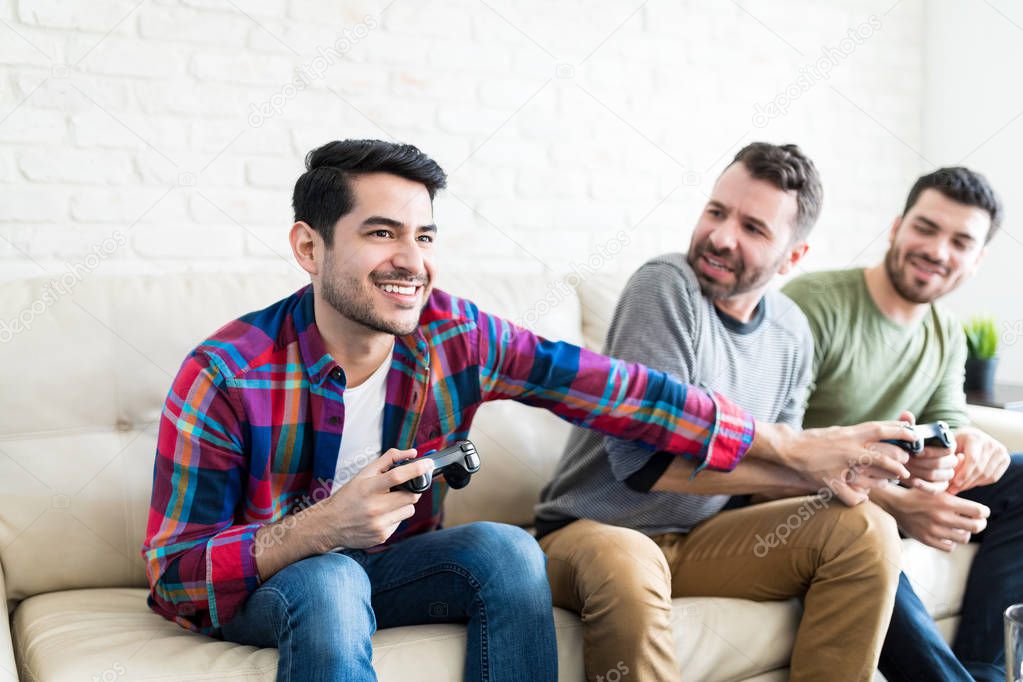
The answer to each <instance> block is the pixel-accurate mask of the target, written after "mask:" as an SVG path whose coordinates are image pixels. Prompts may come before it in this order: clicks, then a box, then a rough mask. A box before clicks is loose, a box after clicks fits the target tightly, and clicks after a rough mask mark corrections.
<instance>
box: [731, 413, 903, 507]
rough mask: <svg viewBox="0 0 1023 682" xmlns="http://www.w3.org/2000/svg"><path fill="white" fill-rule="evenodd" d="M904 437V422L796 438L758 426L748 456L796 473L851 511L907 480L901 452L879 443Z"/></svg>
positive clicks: (834, 428)
mask: <svg viewBox="0 0 1023 682" xmlns="http://www.w3.org/2000/svg"><path fill="white" fill-rule="evenodd" d="M905 437H906V425H905V424H904V423H902V422H894V421H892V422H866V423H864V424H856V425H855V426H830V427H827V428H822V429H807V430H805V431H802V432H796V431H794V430H792V429H790V428H788V427H786V426H783V425H779V424H761V423H760V422H757V426H756V431H755V434H754V440H753V447H752V448H751V449H750V453H751V454H752V455H753V456H759V457H761V458H763V459H768V460H770V461H774V462H776V463H779V464H783V465H784V466H787V467H789V468H790V469H793V470H795V471H797V472H799V473H800V474H802V475H803V476H804V477H805V478H806V479H807V480H809V481H811V482H813V484H814V485H816V486H818V487H826V488H829V489H830V490H831V491H832V492H834V493H835V495H836V496H837V497H838V499H840V500H841V501H842V502H844V503H845V504H847V505H850V506H852V505H856V504H860V503H861V502H865V501H866V500H867V496H868V493H869V491H870V490H871V489H873V488H876V487H878V486H881V485H888V479H891V478H908V477H909V471H908V470H907V469H906V467H905V466H904V463H905V462H906V461H907V460H908V459H909V455H907V454H906V453H905V452H904V451H903V450H902V449H901V448H899V447H897V446H895V445H891V444H889V443H882V442H880V441H882V440H885V439H896V438H905Z"/></svg>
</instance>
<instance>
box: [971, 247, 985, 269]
mask: <svg viewBox="0 0 1023 682" xmlns="http://www.w3.org/2000/svg"><path fill="white" fill-rule="evenodd" d="M986 255H987V244H985V245H984V246H983V247H982V248H981V249H980V253H978V254H977V259H976V260H974V261H973V265H972V266H971V267H970V272H969V276H970V277H973V275H974V274H976V272H977V270H978V269H979V268H980V263H981V261H982V260H984V256H986Z"/></svg>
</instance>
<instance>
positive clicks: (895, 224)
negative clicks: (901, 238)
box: [888, 215, 902, 246]
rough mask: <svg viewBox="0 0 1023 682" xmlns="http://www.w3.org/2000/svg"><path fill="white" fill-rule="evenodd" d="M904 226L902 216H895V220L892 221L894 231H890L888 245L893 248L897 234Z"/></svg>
mask: <svg viewBox="0 0 1023 682" xmlns="http://www.w3.org/2000/svg"><path fill="white" fill-rule="evenodd" d="M901 225H902V216H901V215H897V216H895V220H893V221H892V229H890V230H889V231H888V245H889V246H891V245H892V244H894V243H895V233H896V232H898V231H899V226H901Z"/></svg>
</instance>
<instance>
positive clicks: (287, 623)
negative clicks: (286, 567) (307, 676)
mask: <svg viewBox="0 0 1023 682" xmlns="http://www.w3.org/2000/svg"><path fill="white" fill-rule="evenodd" d="M265 589H266V590H267V591H269V592H273V593H274V594H276V595H277V598H278V599H280V600H281V601H282V602H283V603H284V627H286V628H287V633H288V642H292V641H293V640H292V638H291V631H292V628H291V602H289V601H288V598H287V597H286V596H285V595H284V593H283V592H281V591H280V590H279V589H277V588H276V587H273V586H269V585H267V586H265ZM280 640H281V637H280V635H279V634H278V637H277V641H278V642H280ZM289 646H291V644H289ZM294 655H295V652H294V651H292V652H289V654H288V658H289V659H292V658H294ZM289 663H290V660H289ZM277 674H278V676H280V666H278V670H277ZM290 681H291V666H290V665H289V666H288V667H287V668H285V672H284V681H283V682H290Z"/></svg>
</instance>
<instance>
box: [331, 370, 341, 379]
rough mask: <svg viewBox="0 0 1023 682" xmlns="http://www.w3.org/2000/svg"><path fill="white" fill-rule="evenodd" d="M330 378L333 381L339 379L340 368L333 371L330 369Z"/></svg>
mask: <svg viewBox="0 0 1023 682" xmlns="http://www.w3.org/2000/svg"><path fill="white" fill-rule="evenodd" d="M330 376H332V377H334V378H335V379H340V378H341V368H340V367H335V368H334V369H332V370H331V371H330Z"/></svg>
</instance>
